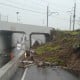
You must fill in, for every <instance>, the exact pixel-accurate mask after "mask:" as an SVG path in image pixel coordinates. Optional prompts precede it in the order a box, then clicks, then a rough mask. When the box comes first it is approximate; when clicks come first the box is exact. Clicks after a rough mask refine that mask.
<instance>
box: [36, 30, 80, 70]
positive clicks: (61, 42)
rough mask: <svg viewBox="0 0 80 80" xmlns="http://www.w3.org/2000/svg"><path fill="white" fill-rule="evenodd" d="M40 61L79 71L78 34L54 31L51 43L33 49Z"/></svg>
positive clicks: (79, 49) (79, 50) (79, 35)
mask: <svg viewBox="0 0 80 80" xmlns="http://www.w3.org/2000/svg"><path fill="white" fill-rule="evenodd" d="M35 51H36V53H37V55H36V56H35V58H37V59H38V60H40V61H47V62H57V63H58V65H60V66H66V67H68V68H71V69H73V70H78V71H80V32H79V31H74V32H70V31H66V32H64V31H55V32H54V34H53V41H52V42H49V43H47V44H44V45H42V46H40V47H38V48H36V49H35Z"/></svg>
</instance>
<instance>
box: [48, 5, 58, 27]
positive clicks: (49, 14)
mask: <svg viewBox="0 0 80 80" xmlns="http://www.w3.org/2000/svg"><path fill="white" fill-rule="evenodd" d="M52 14H59V13H58V12H49V6H47V27H48V26H49V16H51V15H52Z"/></svg>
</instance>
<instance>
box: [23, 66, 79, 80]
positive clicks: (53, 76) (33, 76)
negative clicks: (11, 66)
mask: <svg viewBox="0 0 80 80" xmlns="http://www.w3.org/2000/svg"><path fill="white" fill-rule="evenodd" d="M24 80H80V79H79V78H78V77H76V76H74V75H73V74H71V73H69V72H67V71H65V70H62V69H59V68H50V67H49V68H38V67H37V66H31V67H30V68H29V69H28V70H27V71H26V73H25V77H24Z"/></svg>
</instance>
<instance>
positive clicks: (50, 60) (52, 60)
mask: <svg viewBox="0 0 80 80" xmlns="http://www.w3.org/2000/svg"><path fill="white" fill-rule="evenodd" d="M45 61H46V62H51V63H54V62H56V63H57V64H58V65H62V66H64V65H65V62H64V61H63V60H61V59H59V58H57V57H47V58H45Z"/></svg>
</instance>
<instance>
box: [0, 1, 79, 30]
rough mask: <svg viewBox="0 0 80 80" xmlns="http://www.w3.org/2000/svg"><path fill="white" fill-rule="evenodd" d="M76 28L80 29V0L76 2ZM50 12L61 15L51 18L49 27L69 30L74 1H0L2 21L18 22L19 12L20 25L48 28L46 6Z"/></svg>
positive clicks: (54, 15)
mask: <svg viewBox="0 0 80 80" xmlns="http://www.w3.org/2000/svg"><path fill="white" fill-rule="evenodd" d="M76 3H77V10H76V28H80V25H79V21H80V0H76ZM47 5H49V12H59V15H57V14H53V15H51V16H49V26H50V27H54V28H56V29H62V30H68V29H69V17H70V13H68V12H67V11H70V10H72V11H73V5H74V0H0V14H1V19H2V20H5V21H6V20H7V17H6V16H8V20H9V21H10V22H17V14H16V12H19V19H20V23H24V24H32V25H41V26H46V6H47Z"/></svg>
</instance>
